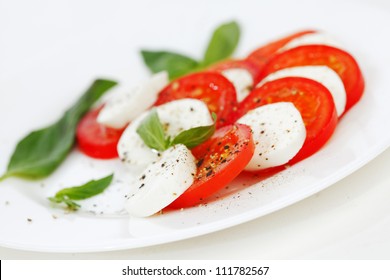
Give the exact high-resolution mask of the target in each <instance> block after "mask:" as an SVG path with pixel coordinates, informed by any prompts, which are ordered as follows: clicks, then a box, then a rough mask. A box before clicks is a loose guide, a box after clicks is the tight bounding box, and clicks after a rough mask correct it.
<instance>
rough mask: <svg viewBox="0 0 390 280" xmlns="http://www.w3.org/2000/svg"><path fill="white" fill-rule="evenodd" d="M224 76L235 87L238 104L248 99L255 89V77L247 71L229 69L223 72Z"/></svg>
mask: <svg viewBox="0 0 390 280" xmlns="http://www.w3.org/2000/svg"><path fill="white" fill-rule="evenodd" d="M222 75H223V76H225V77H226V78H227V79H228V80H229V81H230V82H231V83H232V84H233V85H234V87H235V89H236V94H237V100H238V102H241V101H242V100H243V99H244V98H245V97H247V96H248V94H249V92H250V91H251V90H252V88H253V77H252V75H251V73H250V72H249V71H248V70H246V69H242V68H232V69H227V70H223V71H222Z"/></svg>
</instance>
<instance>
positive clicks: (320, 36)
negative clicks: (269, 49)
mask: <svg viewBox="0 0 390 280" xmlns="http://www.w3.org/2000/svg"><path fill="white" fill-rule="evenodd" d="M306 45H327V46H331V47H336V48H340V47H341V44H340V43H339V42H338V41H337V40H335V39H334V38H332V37H331V36H329V35H328V34H325V33H322V32H314V33H308V34H304V35H302V36H299V37H298V38H295V39H292V40H291V41H290V42H288V43H287V44H285V45H284V46H283V47H282V48H280V49H279V50H278V52H282V51H286V50H289V49H292V48H296V47H299V46H306Z"/></svg>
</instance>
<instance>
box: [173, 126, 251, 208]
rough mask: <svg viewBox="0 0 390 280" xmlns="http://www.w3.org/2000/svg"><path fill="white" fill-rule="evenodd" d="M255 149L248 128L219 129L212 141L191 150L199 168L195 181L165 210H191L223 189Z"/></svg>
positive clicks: (249, 158) (230, 127)
mask: <svg viewBox="0 0 390 280" xmlns="http://www.w3.org/2000/svg"><path fill="white" fill-rule="evenodd" d="M254 149H255V147H254V143H253V139H252V134H251V129H250V127H248V126H246V125H243V124H235V125H228V126H225V127H222V128H220V129H218V130H217V131H216V132H215V134H214V135H213V137H212V138H210V139H209V140H208V141H206V142H205V143H203V144H201V145H199V146H197V147H196V148H194V149H193V150H192V153H193V155H194V156H195V158H196V159H197V167H198V168H197V173H196V175H195V181H194V183H193V184H192V186H191V187H189V188H188V189H187V190H186V191H185V192H184V193H183V194H182V195H181V196H179V197H178V198H177V199H176V200H175V201H174V202H172V203H171V204H170V205H169V206H168V208H171V209H178V208H184V207H190V206H194V205H196V204H199V203H202V201H203V200H204V199H206V198H207V197H209V196H210V195H212V194H213V193H215V192H217V191H219V190H220V189H222V188H224V187H225V186H226V185H227V184H228V183H230V182H231V181H232V180H233V179H234V178H235V177H237V176H238V174H240V173H241V171H242V170H243V169H244V168H245V166H246V165H247V164H248V162H249V161H250V160H251V158H252V155H253V152H254Z"/></svg>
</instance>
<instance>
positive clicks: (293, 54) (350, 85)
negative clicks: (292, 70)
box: [261, 45, 364, 112]
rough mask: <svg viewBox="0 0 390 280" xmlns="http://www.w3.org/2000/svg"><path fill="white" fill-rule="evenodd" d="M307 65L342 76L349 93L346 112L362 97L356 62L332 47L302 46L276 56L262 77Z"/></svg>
mask: <svg viewBox="0 0 390 280" xmlns="http://www.w3.org/2000/svg"><path fill="white" fill-rule="evenodd" d="M305 65H325V66H328V67H329V68H331V69H333V70H334V71H335V72H336V73H337V74H338V75H339V76H340V78H341V80H342V81H343V83H344V87H345V91H346V93H347V103H346V105H345V112H346V111H347V110H348V109H350V108H351V107H352V106H353V105H355V104H356V102H358V101H359V99H360V98H361V97H362V95H363V91H364V79H363V75H362V72H361V71H360V68H359V65H358V64H357V62H356V60H355V59H354V58H353V57H352V56H351V55H350V54H349V53H347V52H345V51H343V50H340V49H338V48H334V47H330V46H324V45H308V46H300V47H296V48H293V49H290V50H287V51H285V52H282V53H280V54H278V55H275V56H274V57H273V58H272V59H271V60H270V61H269V62H268V64H267V65H266V66H265V67H264V69H263V71H262V73H261V77H262V78H264V77H266V76H267V75H268V74H271V73H272V72H275V71H277V70H280V69H283V68H287V67H294V66H305Z"/></svg>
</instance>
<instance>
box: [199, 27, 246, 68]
mask: <svg viewBox="0 0 390 280" xmlns="http://www.w3.org/2000/svg"><path fill="white" fill-rule="evenodd" d="M239 39H240V27H239V26H238V24H237V23H236V22H234V21H232V22H229V23H226V24H223V25H221V26H219V27H218V28H217V29H216V30H215V31H214V33H213V36H212V37H211V40H210V43H209V45H208V47H207V50H206V53H205V55H204V60H203V66H208V65H211V64H213V63H215V62H218V61H221V60H223V59H226V58H228V57H230V56H231V55H232V54H233V52H234V50H235V49H236V47H237V45H238V41H239Z"/></svg>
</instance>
